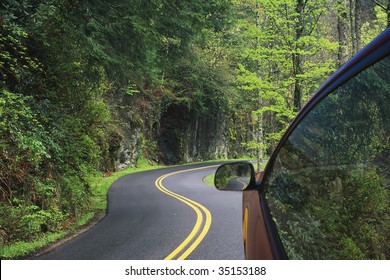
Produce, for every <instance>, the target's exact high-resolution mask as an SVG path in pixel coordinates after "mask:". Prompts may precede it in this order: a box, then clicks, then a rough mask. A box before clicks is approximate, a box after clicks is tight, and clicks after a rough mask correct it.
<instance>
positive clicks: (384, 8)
mask: <svg viewBox="0 0 390 280" xmlns="http://www.w3.org/2000/svg"><path fill="white" fill-rule="evenodd" d="M372 2H374V3H375V4H377V5H378V6H379V7H381V8H382V9H383V10H385V11H387V9H386V7H385V6H383V5H382V4H381V3H379V2H378V1H377V0H372Z"/></svg>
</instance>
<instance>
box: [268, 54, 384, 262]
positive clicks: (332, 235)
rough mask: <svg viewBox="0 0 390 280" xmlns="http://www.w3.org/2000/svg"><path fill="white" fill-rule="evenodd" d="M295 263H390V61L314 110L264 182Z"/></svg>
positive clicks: (288, 251) (347, 84)
mask: <svg viewBox="0 0 390 280" xmlns="http://www.w3.org/2000/svg"><path fill="white" fill-rule="evenodd" d="M265 184H266V197H267V201H268V206H269V209H270V213H271V215H272V218H273V220H274V222H275V225H276V227H277V230H278V233H279V236H280V239H281V241H282V244H283V246H284V249H285V251H286V253H287V256H288V257H289V258H291V259H390V219H389V218H390V211H389V210H390V206H389V201H390V199H389V195H390V57H387V58H385V59H382V60H381V61H380V62H377V63H376V64H375V65H373V66H371V67H370V68H368V69H366V70H365V71H363V72H362V73H360V74H359V75H357V76H356V77H354V78H353V79H351V80H350V81H348V82H347V83H346V84H344V85H343V86H341V87H340V88H338V89H337V90H336V91H334V92H333V93H331V94H330V95H328V96H327V97H326V98H324V99H323V100H322V101H321V102H320V103H319V104H317V105H316V107H314V109H313V110H311V111H310V112H309V113H308V115H307V116H306V117H305V118H304V119H303V121H302V122H301V123H300V124H299V125H298V126H297V128H296V129H295V130H294V131H293V133H292V134H291V135H290V136H289V138H288V139H287V141H286V142H285V143H284V144H283V146H282V148H281V150H280V151H279V154H278V156H277V158H276V160H275V162H274V167H273V170H272V172H271V173H270V174H269V175H268V176H267V178H266V179H265Z"/></svg>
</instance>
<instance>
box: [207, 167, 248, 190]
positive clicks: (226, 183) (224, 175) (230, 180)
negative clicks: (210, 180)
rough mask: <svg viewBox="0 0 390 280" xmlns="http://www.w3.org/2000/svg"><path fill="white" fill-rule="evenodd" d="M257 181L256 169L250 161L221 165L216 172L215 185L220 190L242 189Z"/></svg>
mask: <svg viewBox="0 0 390 280" xmlns="http://www.w3.org/2000/svg"><path fill="white" fill-rule="evenodd" d="M254 182H255V171H254V168H253V165H252V164H251V163H250V162H233V163H226V164H223V165H221V166H220V167H219V168H218V169H217V172H216V173H215V178H214V185H215V187H216V188H217V189H218V190H228V191H242V190H245V189H246V188H247V187H248V186H249V185H252V184H254Z"/></svg>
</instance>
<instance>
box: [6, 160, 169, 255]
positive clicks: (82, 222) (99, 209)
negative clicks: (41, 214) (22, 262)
mask: <svg viewBox="0 0 390 280" xmlns="http://www.w3.org/2000/svg"><path fill="white" fill-rule="evenodd" d="M163 167H164V166H159V165H151V164H149V163H148V162H147V161H146V160H144V159H141V160H139V161H138V164H137V167H132V168H127V169H125V170H122V171H119V172H114V173H113V174H111V175H110V176H108V177H103V176H102V175H101V174H99V175H96V176H95V177H93V179H92V189H91V191H92V197H91V205H90V210H89V211H88V212H86V213H85V214H84V215H82V216H80V217H79V218H78V219H77V220H76V221H74V222H73V224H72V225H71V226H70V227H69V228H67V229H65V230H62V231H59V232H54V233H47V234H44V235H42V236H40V237H39V239H37V240H34V241H29V242H16V243H12V244H8V245H6V246H2V247H1V248H0V259H23V258H28V257H30V256H32V255H35V254H36V253H38V252H41V251H45V248H48V247H51V246H53V244H54V243H58V244H61V243H63V242H65V241H66V240H68V239H70V238H72V237H74V236H76V235H78V234H79V233H81V232H84V231H85V230H87V229H89V228H90V227H91V226H93V225H94V224H96V223H97V222H98V221H99V220H100V219H101V218H102V217H104V214H105V211H106V208H107V192H108V190H109V188H110V186H111V185H112V183H114V182H115V181H116V180H118V179H119V178H120V177H122V176H125V175H128V174H132V173H135V172H141V171H147V170H152V169H158V168H163Z"/></svg>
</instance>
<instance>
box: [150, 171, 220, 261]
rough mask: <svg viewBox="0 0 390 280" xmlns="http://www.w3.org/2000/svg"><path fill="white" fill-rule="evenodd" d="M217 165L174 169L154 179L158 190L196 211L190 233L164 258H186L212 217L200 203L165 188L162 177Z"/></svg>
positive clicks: (202, 235) (200, 239) (199, 241)
mask: <svg viewBox="0 0 390 280" xmlns="http://www.w3.org/2000/svg"><path fill="white" fill-rule="evenodd" d="M217 166H218V165H212V166H205V167H198V168H192V169H186V170H181V171H176V172H172V173H168V174H165V175H163V176H161V177H159V178H158V179H157V180H156V182H155V185H156V188H157V189H158V190H160V191H161V192H163V193H165V194H167V195H169V196H172V197H174V198H176V199H177V200H180V201H181V202H183V203H184V204H186V205H188V206H189V207H191V208H192V209H193V210H194V211H195V213H196V222H195V225H194V228H193V229H192V231H191V233H190V234H189V235H188V236H187V238H186V239H184V241H183V242H182V243H181V244H180V245H179V246H178V247H177V248H176V249H175V250H174V251H172V253H170V254H169V255H168V256H167V257H165V260H172V259H178V260H184V259H186V258H187V257H188V256H189V255H190V254H191V253H192V252H193V251H194V250H195V249H196V247H198V245H199V244H200V243H201V242H202V240H203V238H204V237H205V236H206V234H207V232H208V231H209V229H210V226H211V220H212V218H211V214H210V211H209V210H208V209H207V208H206V207H204V206H203V205H202V204H200V203H198V202H196V201H193V200H191V199H189V198H187V197H184V196H182V195H180V194H177V193H174V192H172V191H170V190H168V189H166V188H165V187H164V185H163V184H162V182H163V181H164V179H166V178H167V177H169V176H173V175H176V174H180V173H185V172H191V171H197V170H202V169H207V168H213V167H217Z"/></svg>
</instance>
